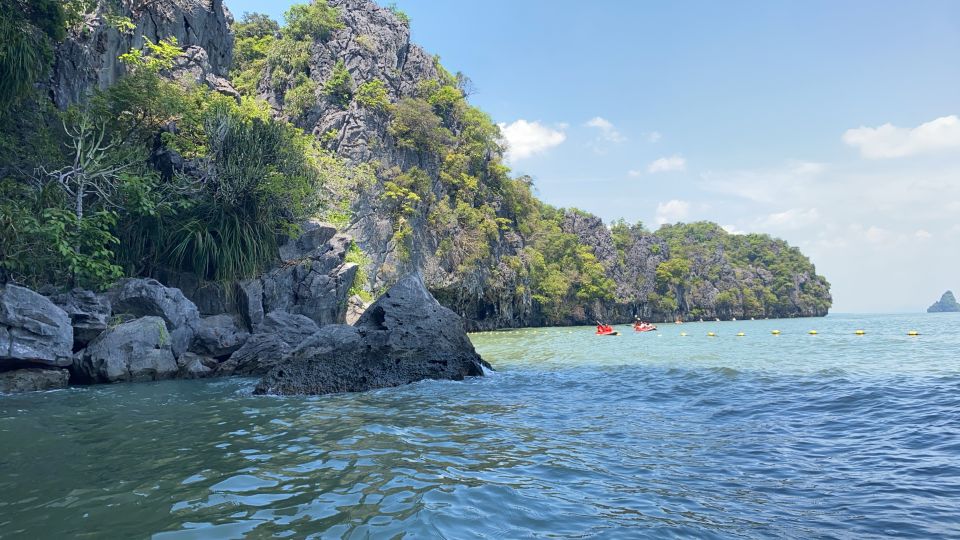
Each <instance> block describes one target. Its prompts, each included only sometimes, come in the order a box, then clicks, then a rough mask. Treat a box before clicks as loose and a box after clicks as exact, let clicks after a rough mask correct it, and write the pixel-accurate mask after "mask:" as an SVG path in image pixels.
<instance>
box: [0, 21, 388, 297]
mask: <svg viewBox="0 0 960 540" xmlns="http://www.w3.org/2000/svg"><path fill="white" fill-rule="evenodd" d="M256 24H258V25H260V26H266V27H267V28H269V27H270V25H269V24H265V23H264V21H263V20H262V19H261V20H259V21H256ZM178 54H180V49H179V48H178V46H177V44H176V42H175V41H174V40H165V41H162V42H160V43H156V44H154V43H149V42H148V43H147V44H146V46H145V48H144V50H142V51H141V50H134V51H130V52H129V53H127V54H124V55H123V56H122V57H121V60H122V61H123V62H124V63H126V64H127V66H128V69H129V71H130V73H129V74H128V75H127V76H125V77H123V78H122V79H120V81H118V82H117V83H116V84H115V85H114V86H112V87H111V88H109V89H108V90H106V91H103V92H100V93H98V94H96V95H94V96H93V97H91V98H90V99H89V100H88V101H87V102H86V103H84V104H81V105H79V106H75V107H72V108H71V109H68V110H67V111H63V112H60V111H56V110H53V109H52V108H51V107H49V106H42V105H41V104H42V103H43V99H42V98H41V97H39V96H36V95H34V94H33V92H34V91H33V89H32V87H23V88H20V89H19V91H20V92H21V93H20V94H18V95H17V96H16V98H17V99H19V100H23V101H26V102H31V103H36V105H35V106H32V107H22V111H18V115H16V116H18V117H21V116H22V117H24V119H23V121H18V120H15V119H14V118H13V117H12V116H10V115H5V117H4V120H7V119H9V120H10V123H9V125H10V127H11V129H10V130H9V131H8V132H6V133H4V134H3V135H2V137H0V148H2V149H4V150H5V151H4V152H3V154H0V216H2V217H0V246H2V248H0V272H2V273H4V274H5V275H7V276H8V277H12V278H14V279H16V280H18V281H21V282H23V283H26V284H28V285H33V286H37V285H40V284H43V283H60V284H69V285H78V286H84V287H92V288H102V287H105V286H107V285H109V283H111V282H112V281H113V280H115V279H116V278H118V277H120V276H122V275H135V276H143V275H154V274H155V273H156V272H158V271H160V270H164V269H170V270H178V271H185V272H191V273H194V274H196V275H197V276H198V277H199V278H200V279H203V280H232V279H239V278H245V277H250V276H252V275H255V274H256V273H259V272H261V271H263V270H264V269H265V268H266V267H267V266H268V265H270V264H272V263H273V262H274V261H276V260H277V259H278V253H277V249H278V248H277V239H278V238H279V237H281V236H283V235H291V234H295V233H296V232H297V227H298V225H297V224H298V223H300V222H301V221H302V220H304V219H305V218H308V217H322V218H326V219H332V220H335V221H340V222H343V221H344V220H345V219H348V217H347V215H346V214H347V213H348V212H349V201H348V200H347V198H346V196H345V195H344V194H345V193H350V192H351V191H352V190H355V189H357V187H358V186H361V185H369V182H370V178H369V177H370V174H369V170H368V169H367V168H365V167H350V166H347V165H346V164H344V163H343V162H342V161H341V160H339V159H338V158H336V157H334V156H332V155H331V154H329V153H328V152H326V151H325V150H322V149H321V148H320V145H319V143H318V142H317V141H316V140H315V139H314V138H312V137H310V136H308V135H306V134H304V133H303V132H301V131H300V130H299V129H297V128H295V127H294V126H292V125H290V124H288V123H286V122H283V121H280V120H275V119H274V118H273V117H272V116H271V115H270V113H269V108H268V106H267V105H266V104H265V103H262V102H257V101H255V100H254V99H252V98H244V99H243V100H242V101H240V102H239V103H238V102H237V101H235V100H234V99H232V98H229V97H227V96H223V95H220V94H217V93H215V92H212V91H210V90H208V89H206V88H205V87H184V86H181V85H180V84H178V83H174V82H171V81H169V80H166V79H164V78H163V77H161V76H160V73H161V72H162V71H163V70H165V69H168V68H169V67H170V66H171V65H172V62H173V59H174V58H175V57H176V56H177V55H178ZM21 113H22V114H21ZM157 144H159V147H157ZM17 148H20V149H21V150H19V151H14V149H17ZM8 149H9V150H10V151H9V152H7V151H6V150H8ZM163 156H177V157H176V160H174V161H170V162H167V161H165V160H167V159H168V158H164V157H163ZM174 163H183V164H184V165H179V166H178V165H175V164H174Z"/></svg>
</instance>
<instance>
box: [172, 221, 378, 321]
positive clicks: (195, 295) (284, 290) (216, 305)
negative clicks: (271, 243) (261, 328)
mask: <svg viewBox="0 0 960 540" xmlns="http://www.w3.org/2000/svg"><path fill="white" fill-rule="evenodd" d="M301 227H302V232H301V234H300V235H299V236H298V237H296V238H293V239H290V240H288V241H287V242H286V243H284V244H282V245H281V246H280V260H279V261H278V263H277V265H276V266H275V267H274V268H272V269H270V270H268V271H267V272H265V273H264V274H263V275H261V276H259V277H256V278H253V279H248V280H242V281H238V282H233V283H227V284H223V283H203V282H200V281H199V280H198V279H196V277H195V276H192V275H189V274H164V275H162V276H160V279H161V280H163V281H164V282H165V283H166V284H168V285H169V286H171V287H176V288H178V289H180V290H182V292H183V293H184V295H185V296H186V297H187V298H189V299H190V300H192V301H193V302H194V303H195V304H196V306H197V308H198V310H199V313H200V314H201V315H205V316H211V315H219V314H223V313H228V314H231V315H235V316H236V317H237V318H238V319H239V321H240V322H242V324H243V325H244V326H245V327H246V328H247V329H249V330H251V331H253V330H256V327H257V326H258V325H259V324H262V323H263V322H264V316H265V314H266V313H269V312H271V311H283V312H287V313H293V314H298V315H304V316H306V317H308V318H310V319H312V320H313V321H314V322H316V323H317V324H318V325H324V324H333V323H343V322H344V321H345V319H346V314H347V297H348V296H349V291H350V288H351V287H352V286H353V282H354V278H355V277H356V274H357V271H358V269H359V267H358V266H357V265H356V264H353V263H347V262H346V258H347V251H348V250H349V248H350V244H351V242H352V238H351V237H350V236H348V235H345V234H339V233H338V232H337V229H336V228H335V227H334V226H332V225H330V224H327V223H323V222H320V221H309V222H306V223H303V224H302V225H301Z"/></svg>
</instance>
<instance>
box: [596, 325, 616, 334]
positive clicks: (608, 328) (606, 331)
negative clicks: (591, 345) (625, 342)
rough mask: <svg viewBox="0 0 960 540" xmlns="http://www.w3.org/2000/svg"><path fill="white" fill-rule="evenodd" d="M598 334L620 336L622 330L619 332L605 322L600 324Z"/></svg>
mask: <svg viewBox="0 0 960 540" xmlns="http://www.w3.org/2000/svg"><path fill="white" fill-rule="evenodd" d="M597 335H598V336H619V335H620V332H617V331H616V330H614V329H613V327H612V326H607V325H605V324H598V325H597Z"/></svg>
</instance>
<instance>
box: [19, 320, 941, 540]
mask: <svg viewBox="0 0 960 540" xmlns="http://www.w3.org/2000/svg"><path fill="white" fill-rule="evenodd" d="M858 328H863V329H864V330H866V331H867V335H866V336H854V335H853V331H854V330H856V329H858ZM773 329H780V330H781V331H782V332H783V334H782V335H780V336H776V337H775V336H772V335H770V331H771V330H773ZM810 329H816V330H818V331H819V335H817V336H809V335H807V333H806V332H807V331H808V330H810ZM911 329H916V330H918V331H920V332H921V334H922V335H921V336H919V337H907V336H906V332H907V330H911ZM623 330H625V331H624V335H622V336H619V337H596V336H593V335H592V329H590V328H575V329H568V328H552V329H538V330H520V331H510V332H497V333H487V334H477V335H474V336H472V339H473V341H474V343H475V344H476V345H477V347H478V349H479V350H480V352H481V353H482V354H483V355H484V356H485V357H486V358H487V359H488V360H490V361H491V362H492V363H493V365H494V366H495V367H496V368H497V369H498V372H497V373H496V374H494V375H493V376H491V377H487V378H482V379H474V380H470V381H466V382H463V383H454V382H434V381H429V382H423V383H418V384H415V385H410V386H407V387H402V388H395V389H389V390H381V391H375V392H368V393H364V394H355V395H339V396H328V397H321V398H308V399H302V398H282V399H281V398H264V397H255V396H251V395H250V391H251V389H252V386H253V384H254V382H255V381H251V380H242V379H241V380H236V379H235V380H219V381H181V382H166V383H156V384H140V385H120V386H101V387H92V388H82V389H71V390H66V391H58V392H49V393H44V394H37V395H29V396H6V397H0V538H4V539H6V538H31V539H33V538H74V537H79V538H151V537H152V538H158V539H171V538H173V539H178V538H303V537H312V538H340V537H344V538H394V537H404V536H405V537H408V538H432V537H446V538H474V537H479V538H533V537H549V538H636V537H656V538H662V537H691V538H711V537H716V538H758V537H797V538H809V537H838V538H851V537H856V538H869V537H882V536H897V537H913V538H932V537H949V536H960V316H958V315H950V314H944V315H909V316H830V317H828V318H826V319H798V320H791V321H742V322H725V323H695V324H685V325H682V326H675V325H664V326H661V331H660V332H653V333H646V334H635V333H633V332H632V331H630V330H629V328H628V327H625V328H623ZM680 332H686V333H687V334H689V335H688V336H686V337H681V336H680V335H679V334H680ZM707 332H715V333H716V334H717V337H715V338H709V337H707V336H706V334H707ZM737 332H745V333H746V336H744V337H736V333H737Z"/></svg>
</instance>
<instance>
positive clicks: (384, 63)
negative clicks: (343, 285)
mask: <svg viewBox="0 0 960 540" xmlns="http://www.w3.org/2000/svg"><path fill="white" fill-rule="evenodd" d="M328 4H329V5H330V6H331V7H334V8H337V9H338V10H339V13H340V21H341V22H342V28H339V29H336V30H334V31H333V32H332V33H331V34H330V36H329V37H328V38H327V39H325V40H322V41H316V42H314V43H313V45H312V46H311V48H310V56H309V60H308V63H307V69H306V73H308V74H309V78H310V79H311V80H312V81H313V82H315V83H316V84H317V87H318V90H317V92H316V94H315V97H316V101H315V103H313V104H312V106H310V107H309V108H308V109H307V110H306V112H305V113H304V114H302V115H296V114H293V113H291V112H290V108H289V107H288V106H287V103H285V94H286V93H287V92H288V91H289V89H290V88H289V86H284V84H282V83H280V82H279V79H280V77H278V76H275V73H274V72H271V71H270V70H269V69H268V72H267V75H266V77H264V78H263V80H262V81H261V82H260V83H259V85H258V87H257V92H258V94H259V97H261V98H263V99H265V100H266V101H267V102H269V103H270V104H271V105H272V106H273V107H274V109H275V111H276V112H277V114H278V115H280V116H284V117H287V118H289V119H290V120H291V121H293V122H294V123H295V124H297V125H299V126H300V127H302V128H303V129H304V130H307V131H310V132H312V133H313V134H314V135H315V136H316V137H318V138H319V139H321V140H323V141H324V142H325V144H326V145H327V147H328V148H330V149H332V150H334V151H335V152H336V153H337V154H338V155H340V156H341V157H344V158H347V159H349V160H351V161H352V162H354V163H372V164H375V166H376V167H377V169H378V177H379V180H380V181H379V182H378V183H377V184H376V185H373V186H369V189H367V190H365V191H363V192H361V193H357V194H356V196H355V198H354V200H353V204H352V207H353V208H352V209H353V213H354V218H353V220H352V221H351V223H350V224H349V225H348V227H347V232H348V233H350V234H351V235H353V237H354V238H355V239H356V241H357V243H358V244H359V245H360V247H361V248H362V249H363V250H364V251H365V252H366V253H367V254H368V255H369V256H370V257H371V259H372V263H371V267H370V277H371V289H372V290H374V291H381V290H383V289H385V288H386V287H388V286H390V285H391V284H392V283H394V282H395V281H396V280H397V279H398V278H399V277H400V276H403V275H406V274H408V273H410V272H412V271H419V272H420V273H421V274H422V275H423V277H424V280H425V282H426V283H427V285H428V286H429V288H430V289H431V291H432V292H433V293H434V294H436V295H437V297H438V298H439V299H440V301H441V302H442V303H443V304H444V305H446V306H448V307H450V308H452V309H454V311H456V312H457V313H459V314H460V315H462V316H464V317H466V318H467V320H468V321H469V323H468V324H469V325H470V328H471V329H477V328H495V327H501V326H515V325H520V324H524V323H525V322H526V321H527V320H528V319H529V318H530V316H531V315H530V314H531V311H532V310H533V306H532V303H531V301H530V298H529V295H522V294H520V295H518V294H516V289H517V285H518V284H519V281H518V280H519V279H520V278H519V277H518V275H517V273H516V272H515V271H514V270H513V269H512V268H511V267H510V266H509V265H507V264H505V263H504V262H503V260H502V259H503V257H504V256H516V255H517V254H518V253H519V252H520V250H521V249H522V247H523V241H522V239H521V238H520V236H519V235H517V234H516V233H515V232H513V231H510V230H506V231H501V233H500V234H495V235H489V236H488V237H486V238H484V239H482V242H483V243H484V244H486V249H484V251H486V252H487V253H485V254H484V256H483V257H482V259H483V260H482V261H481V262H480V263H478V264H469V265H464V264H463V263H464V260H465V259H467V258H468V257H469V255H468V254H467V253H465V248H464V249H461V248H460V246H459V245H458V239H463V238H467V237H468V236H470V235H469V234H467V233H466V230H467V229H469V228H471V227H462V226H461V224H460V223H458V220H456V219H453V220H442V219H440V218H438V217H437V216H438V213H437V212H436V211H435V210H436V208H437V205H436V204H435V202H436V201H440V200H443V199H448V198H449V196H450V188H449V185H448V184H445V183H444V182H442V181H441V179H440V175H441V167H442V165H443V156H442V155H441V153H440V152H433V151H423V150H422V149H416V148H410V147H409V146H405V145H403V144H401V142H400V141H398V139H397V137H395V136H394V135H393V134H392V133H391V130H390V123H391V115H390V114H389V113H388V112H386V111H384V110H381V109H374V108H370V107H366V106H364V105H362V104H361V103H360V102H359V101H358V100H356V99H354V100H352V101H350V102H349V103H348V104H346V105H345V106H343V105H342V104H338V103H337V101H336V99H335V98H334V97H331V96H328V95H326V94H325V93H324V92H323V86H324V84H325V83H326V82H327V81H329V80H330V79H331V78H332V77H333V76H334V71H335V70H336V69H337V66H338V63H342V66H343V67H345V68H346V69H347V70H348V71H349V74H350V77H351V79H352V87H353V88H354V89H356V88H359V87H362V86H363V85H365V84H368V83H371V82H375V81H382V82H383V83H385V84H384V88H385V90H386V96H385V97H386V100H387V101H389V103H391V104H394V105H396V104H397V103H399V102H401V101H402V100H404V99H405V98H417V97H423V87H424V85H425V84H429V83H431V82H436V81H439V80H441V79H442V74H441V72H440V70H441V68H439V66H438V64H437V61H436V59H435V58H434V57H433V56H432V55H430V54H428V53H427V52H426V51H424V50H423V49H422V48H421V47H419V46H418V45H416V44H414V43H412V42H411V41H410V29H409V28H408V26H407V24H406V23H405V22H404V21H402V20H401V19H400V18H398V16H397V15H396V14H395V13H394V12H392V11H391V10H390V9H387V8H383V7H380V6H378V5H376V4H375V3H374V2H372V1H370V0H330V1H329V2H328ZM446 127H447V128H448V129H449V130H450V132H451V133H452V135H453V136H454V137H458V136H460V132H461V131H462V129H463V128H462V126H458V125H455V124H452V123H451V124H450V125H448V126H446ZM499 154H500V152H499V149H495V150H493V151H491V153H490V155H489V156H488V159H487V160H486V161H487V164H493V163H495V162H496V161H497V160H499V158H500V155H499ZM411 168H416V169H419V170H421V171H423V172H424V173H425V174H426V176H427V177H428V178H429V185H428V186H427V187H426V189H424V190H422V192H421V193H420V195H421V198H422V199H425V200H423V201H422V202H420V203H419V204H417V207H416V209H415V211H412V212H408V213H406V214H404V215H403V216H402V218H398V217H397V215H396V214H397V212H396V208H395V206H396V204H395V201H394V200H393V199H391V198H390V197H389V194H387V193H385V191H386V190H385V184H386V182H387V181H390V180H392V179H393V177H395V176H396V174H397V173H398V172H403V171H409V170H410V169H411ZM426 199H430V200H426ZM431 201H433V202H431ZM480 205H487V206H488V207H491V208H494V209H496V208H499V207H500V206H502V205H503V201H502V199H501V198H500V197H499V196H498V195H497V194H495V193H489V194H487V195H486V196H485V200H483V201H478V203H477V204H476V206H480ZM401 220H402V222H403V224H402V225H401V224H400V221H401ZM441 221H442V222H441ZM473 225H475V224H473ZM401 226H402V227H406V228H407V229H405V231H404V234H399V233H401V230H400V229H401ZM445 241H446V242H445Z"/></svg>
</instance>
